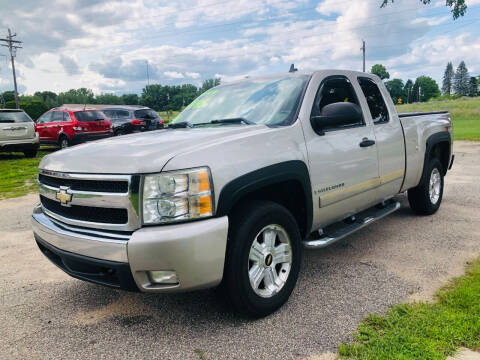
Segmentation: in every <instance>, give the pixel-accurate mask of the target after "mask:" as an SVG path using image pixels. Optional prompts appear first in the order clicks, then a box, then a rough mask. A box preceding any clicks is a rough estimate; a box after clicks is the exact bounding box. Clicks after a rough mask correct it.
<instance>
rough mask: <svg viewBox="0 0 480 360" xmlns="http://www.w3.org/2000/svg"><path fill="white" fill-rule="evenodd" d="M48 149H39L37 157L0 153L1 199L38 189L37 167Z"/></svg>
mask: <svg viewBox="0 0 480 360" xmlns="http://www.w3.org/2000/svg"><path fill="white" fill-rule="evenodd" d="M49 153H50V152H49V151H48V152H47V151H43V150H41V151H39V152H38V154H37V157H36V158H32V159H27V158H26V157H25V156H24V155H23V153H0V174H1V177H0V199H8V198H14V197H18V196H23V195H26V194H28V193H29V192H32V191H36V189H37V173H38V172H37V168H38V164H39V162H40V160H41V159H42V157H43V156H45V155H47V154H49Z"/></svg>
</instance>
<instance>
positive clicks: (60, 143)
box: [58, 136, 70, 149]
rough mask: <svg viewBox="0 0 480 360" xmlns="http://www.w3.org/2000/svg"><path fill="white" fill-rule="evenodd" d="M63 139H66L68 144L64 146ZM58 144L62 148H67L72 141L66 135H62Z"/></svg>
mask: <svg viewBox="0 0 480 360" xmlns="http://www.w3.org/2000/svg"><path fill="white" fill-rule="evenodd" d="M63 141H66V142H67V146H65V147H62V143H63ZM58 145H60V148H61V149H66V148H68V147H69V146H70V141H68V138H67V137H66V136H61V137H60V141H59V142H58Z"/></svg>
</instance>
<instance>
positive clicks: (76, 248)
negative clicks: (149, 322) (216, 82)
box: [32, 70, 453, 316]
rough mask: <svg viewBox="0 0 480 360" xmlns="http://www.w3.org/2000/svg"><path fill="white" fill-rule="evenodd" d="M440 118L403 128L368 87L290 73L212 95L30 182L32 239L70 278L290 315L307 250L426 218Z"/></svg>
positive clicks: (448, 131) (442, 140)
mask: <svg viewBox="0 0 480 360" xmlns="http://www.w3.org/2000/svg"><path fill="white" fill-rule="evenodd" d="M452 162H453V155H452V123H451V121H450V116H449V114H448V113H447V112H440V113H415V114H397V112H396V110H395V107H394V105H393V103H392V100H391V99H390V96H389V94H388V92H387V90H386V88H385V86H384V84H383V83H382V81H380V79H379V78H378V77H376V76H374V75H370V74H366V73H360V72H352V71H338V70H327V71H318V72H313V73H300V72H294V73H287V74H280V75H275V76H268V77H261V78H247V79H244V80H242V81H239V82H235V83H230V84H226V85H222V86H219V87H215V88H213V89H211V90H209V91H207V92H206V93H204V94H203V95H202V96H200V97H199V98H197V99H196V100H195V101H194V102H193V103H191V104H190V105H189V106H188V107H187V108H186V109H185V110H184V111H183V112H182V113H180V114H179V115H178V117H177V118H176V119H175V120H174V121H173V123H172V124H171V125H170V126H169V128H168V129H165V130H159V131H154V132H149V133H142V134H133V135H127V136H122V137H120V138H113V139H106V140H102V141H97V142H94V143H89V144H84V145H79V146H76V147H73V148H70V149H66V150H62V151H59V152H56V153H53V154H50V155H48V156H46V157H44V158H43V160H42V162H41V163H40V166H39V177H38V180H39V186H40V188H39V192H40V204H39V205H38V206H37V207H36V208H35V209H34V211H33V221H32V223H33V230H34V234H35V240H36V242H37V244H38V246H39V248H40V250H41V251H42V252H43V253H44V254H45V256H46V257H47V258H49V259H50V260H51V261H52V262H53V263H55V264H56V265H57V266H58V267H60V268H61V269H62V270H64V271H65V272H66V273H68V274H70V275H71V276H73V277H75V278H78V279H82V280H86V281H90V282H93V283H97V284H102V285H106V286H110V287H114V288H121V289H125V290H131V291H141V292H147V293H152V292H153V293H155V292H162V293H167V292H176V291H186V290H195V289H202V288H209V287H215V286H218V285H221V288H222V289H223V293H224V294H225V295H226V297H227V299H229V300H230V302H231V303H232V305H233V307H234V309H236V310H237V311H239V312H243V313H246V314H248V315H251V316H265V315H267V314H269V313H271V312H273V311H275V310H276V309H278V308H279V307H280V306H281V305H282V304H283V303H284V302H285V301H287V299H288V297H289V296H290V293H291V292H292V290H293V288H294V286H295V283H296V281H297V277H298V273H299V270H300V263H301V254H302V248H308V249H316V248H323V247H325V246H327V245H329V244H332V243H333V242H335V241H337V240H339V239H341V238H343V237H345V236H346V235H348V234H351V233H352V232H354V231H355V230H358V229H360V228H362V227H364V226H366V225H368V224H370V223H372V222H373V221H375V220H377V219H380V218H381V217H383V216H385V215H388V214H389V213H391V212H393V211H395V210H397V209H398V208H399V206H400V205H399V202H398V201H397V200H395V198H394V196H395V195H397V194H399V193H402V192H405V191H407V192H408V200H409V202H410V206H411V208H412V210H413V211H414V212H415V213H417V214H422V215H431V214H433V213H435V212H436V211H437V209H438V208H439V206H440V203H441V201H442V194H443V181H444V180H443V179H444V176H445V175H446V173H447V170H448V169H450V168H451V166H452Z"/></svg>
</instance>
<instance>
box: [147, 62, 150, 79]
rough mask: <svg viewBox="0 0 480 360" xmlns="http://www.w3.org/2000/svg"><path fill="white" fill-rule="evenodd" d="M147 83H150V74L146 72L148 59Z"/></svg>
mask: <svg viewBox="0 0 480 360" xmlns="http://www.w3.org/2000/svg"><path fill="white" fill-rule="evenodd" d="M147 85H150V75H149V73H148V60H147Z"/></svg>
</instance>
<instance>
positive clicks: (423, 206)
mask: <svg viewBox="0 0 480 360" xmlns="http://www.w3.org/2000/svg"><path fill="white" fill-rule="evenodd" d="M435 168H436V169H437V170H438V172H439V173H440V182H441V183H440V196H439V198H438V201H437V202H436V203H435V204H433V203H432V201H431V200H430V177H431V176H432V171H433V169H435ZM443 187H444V171H443V166H442V164H441V162H440V160H438V159H437V158H433V159H431V160H430V161H429V163H428V167H427V169H426V173H425V177H424V179H423V181H422V184H420V185H419V186H417V187H416V188H414V189H412V190H409V194H408V200H409V202H410V206H411V207H412V208H413V209H414V210H415V211H416V212H417V213H419V214H423V215H432V214H434V213H435V212H437V210H438V209H439V208H440V205H441V203H442V199H443Z"/></svg>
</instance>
